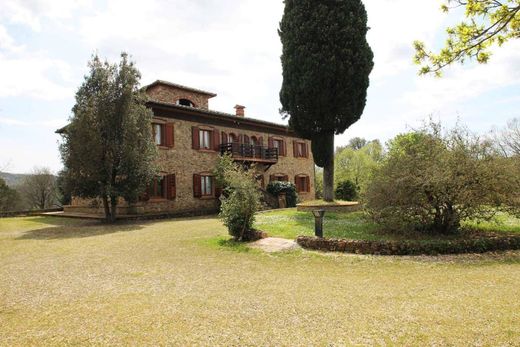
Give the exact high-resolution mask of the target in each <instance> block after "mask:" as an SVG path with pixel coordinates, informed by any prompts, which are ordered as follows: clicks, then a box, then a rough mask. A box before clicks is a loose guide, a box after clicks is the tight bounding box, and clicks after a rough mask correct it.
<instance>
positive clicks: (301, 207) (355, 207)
mask: <svg viewBox="0 0 520 347" xmlns="http://www.w3.org/2000/svg"><path fill="white" fill-rule="evenodd" d="M362 208H363V206H362V205H361V204H360V203H359V202H352V203H349V204H343V205H340V204H338V205H333V204H331V205H307V204H305V203H303V204H297V205H296V210H297V211H298V212H312V211H314V210H325V212H339V213H342V212H343V213H346V212H354V211H359V210H361V209H362Z"/></svg>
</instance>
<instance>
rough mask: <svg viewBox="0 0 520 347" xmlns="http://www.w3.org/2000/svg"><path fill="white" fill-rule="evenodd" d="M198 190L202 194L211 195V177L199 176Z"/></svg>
mask: <svg viewBox="0 0 520 347" xmlns="http://www.w3.org/2000/svg"><path fill="white" fill-rule="evenodd" d="M200 192H201V195H202V196H211V195H213V177H211V176H200Z"/></svg>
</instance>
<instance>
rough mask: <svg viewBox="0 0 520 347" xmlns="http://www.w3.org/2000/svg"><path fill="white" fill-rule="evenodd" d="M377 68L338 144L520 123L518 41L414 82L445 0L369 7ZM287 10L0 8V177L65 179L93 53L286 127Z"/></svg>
mask: <svg viewBox="0 0 520 347" xmlns="http://www.w3.org/2000/svg"><path fill="white" fill-rule="evenodd" d="M364 3H365V6H366V9H367V12H368V25H369V27H370V30H369V34H368V41H369V44H370V45H371V47H372V50H373V51H374V62H375V67H374V70H373V71H372V74H371V76H370V87H369V89H368V96H367V103H366V108H365V111H364V113H363V115H362V117H361V119H360V120H359V121H358V122H357V123H355V124H354V125H353V126H351V127H350V128H349V129H347V131H346V132H345V133H344V134H342V135H339V136H337V137H336V145H343V144H346V143H347V142H348V140H349V139H350V138H352V137H357V136H359V137H364V138H366V139H368V140H371V139H380V140H381V141H382V142H385V141H387V140H389V139H391V138H393V137H394V136H395V135H397V134H399V133H402V132H405V131H408V130H410V129H413V128H417V127H419V126H420V125H421V124H422V122H423V121H424V120H426V119H428V117H430V116H432V117H433V119H435V120H438V121H441V122H442V123H443V124H444V125H446V126H448V127H449V126H453V125H454V124H455V123H456V122H457V121H458V122H460V123H463V124H465V125H467V126H468V127H469V128H470V129H471V130H473V131H475V132H477V133H481V134H485V133H487V132H488V131H489V130H490V129H492V128H494V127H495V128H501V127H503V126H505V124H506V123H507V121H508V120H510V119H512V118H515V117H520V107H518V105H519V104H520V40H516V41H515V42H509V43H507V44H506V45H504V46H503V47H501V48H499V49H495V50H494V54H493V56H492V58H491V61H490V62H489V64H487V65H478V64H473V63H468V64H466V65H464V66H460V65H455V66H452V67H450V68H449V69H448V70H446V71H445V73H444V77H443V78H441V79H439V78H434V77H429V76H418V75H417V70H418V67H417V66H416V65H414V64H413V61H412V57H413V54H414V51H413V47H412V42H413V41H414V40H416V39H419V40H423V41H425V43H426V44H427V46H428V47H433V48H439V47H440V45H441V44H442V42H443V40H444V38H445V28H446V26H447V25H449V24H452V23H455V22H457V21H460V20H461V17H460V13H454V14H451V15H446V14H444V13H442V12H441V11H440V4H441V1H440V0H421V1H417V0H364ZM282 14H283V1H282V0H263V1H258V0H218V1H217V0H146V1H134V0H105V1H97V0H77V1H73V0H0V170H3V171H8V172H13V173H26V172H30V171H31V170H32V169H33V168H34V167H49V168H50V169H51V170H53V171H58V170H59V169H60V168H61V167H62V164H61V161H60V156H59V150H58V143H59V139H60V138H59V136H58V135H57V134H55V133H54V131H55V130H56V129H57V128H60V127H62V126H64V125H65V124H66V123H67V119H68V118H69V117H70V115H71V108H72V106H73V105H74V94H75V92H76V90H77V89H78V87H79V86H80V84H81V83H82V81H83V78H84V75H85V74H86V73H87V62H88V61H89V59H90V58H91V56H92V54H94V53H97V54H98V55H99V56H101V57H102V58H106V59H108V60H109V61H112V62H116V61H118V59H119V55H120V53H121V52H122V51H125V52H128V53H129V54H130V55H131V56H132V59H133V60H134V61H135V62H136V64H137V67H138V68H139V70H140V71H141V74H142V80H141V82H142V84H143V85H146V84H149V83H151V82H153V81H155V80H157V79H162V80H167V81H171V82H174V83H179V84H183V85H188V86H191V87H195V88H199V89H204V90H208V91H211V92H215V93H216V94H218V96H217V97H216V98H213V99H211V100H210V108H211V109H213V110H218V111H223V112H228V113H233V112H234V110H233V106H234V105H236V104H241V105H245V106H246V107H247V108H246V116H248V117H254V118H258V119H263V120H267V121H273V122H279V123H286V121H284V120H283V119H282V118H281V116H280V114H279V111H278V110H279V108H280V102H279V97H278V93H279V90H280V86H281V83H282V69H281V63H280V55H281V49H282V47H281V43H280V39H279V37H278V33H277V29H278V26H279V22H280V19H281V17H282Z"/></svg>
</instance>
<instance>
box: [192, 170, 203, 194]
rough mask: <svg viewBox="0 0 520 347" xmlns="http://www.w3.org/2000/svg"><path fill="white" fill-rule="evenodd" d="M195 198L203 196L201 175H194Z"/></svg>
mask: <svg viewBox="0 0 520 347" xmlns="http://www.w3.org/2000/svg"><path fill="white" fill-rule="evenodd" d="M193 196H194V197H196V198H200V197H201V196H202V189H201V186H200V175H198V174H193Z"/></svg>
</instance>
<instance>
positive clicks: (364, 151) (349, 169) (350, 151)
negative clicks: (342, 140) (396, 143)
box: [335, 140, 383, 196]
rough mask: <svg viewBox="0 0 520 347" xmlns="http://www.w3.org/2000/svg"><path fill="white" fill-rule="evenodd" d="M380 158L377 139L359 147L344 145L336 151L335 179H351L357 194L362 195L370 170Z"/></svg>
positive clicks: (375, 166)
mask: <svg viewBox="0 0 520 347" xmlns="http://www.w3.org/2000/svg"><path fill="white" fill-rule="evenodd" d="M365 142H366V141H365ZM382 158H383V147H382V146H381V143H380V142H379V141H378V140H374V141H370V142H366V145H365V146H363V147H361V148H359V149H355V148H354V147H352V146H350V145H349V146H346V147H344V148H343V149H341V150H339V151H338V152H337V153H336V159H335V172H336V175H335V176H336V180H338V181H352V183H354V185H355V187H356V189H357V191H358V193H359V195H360V196H363V195H364V192H365V190H366V188H367V184H368V182H369V181H370V177H371V175H372V172H373V171H374V170H375V169H376V168H377V166H378V165H379V164H380V163H381V160H382Z"/></svg>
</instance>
